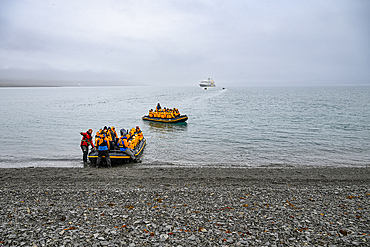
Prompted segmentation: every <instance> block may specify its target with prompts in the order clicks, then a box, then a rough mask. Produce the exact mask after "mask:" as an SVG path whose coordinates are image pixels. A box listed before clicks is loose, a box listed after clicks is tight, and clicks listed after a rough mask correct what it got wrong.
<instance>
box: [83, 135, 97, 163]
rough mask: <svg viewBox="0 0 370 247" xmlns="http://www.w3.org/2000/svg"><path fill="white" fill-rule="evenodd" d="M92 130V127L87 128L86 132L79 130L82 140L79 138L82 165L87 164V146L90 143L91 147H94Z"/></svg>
mask: <svg viewBox="0 0 370 247" xmlns="http://www.w3.org/2000/svg"><path fill="white" fill-rule="evenodd" d="M92 132H93V130H92V129H89V130H88V131H86V132H80V134H81V135H82V140H81V145H80V146H81V149H82V153H83V155H82V159H83V161H84V165H85V166H86V165H87V154H88V153H89V146H90V145H91V147H92V148H95V147H94V143H93V141H92V136H91V135H92Z"/></svg>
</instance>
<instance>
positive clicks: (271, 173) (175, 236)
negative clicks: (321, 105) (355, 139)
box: [0, 166, 370, 246]
mask: <svg viewBox="0 0 370 247" xmlns="http://www.w3.org/2000/svg"><path fill="white" fill-rule="evenodd" d="M0 185H1V186H0V212H1V218H0V246H301V245H307V246H314V245H320V246H322V245H324V246H369V245H370V224H369V223H370V221H369V219H370V207H369V206H370V203H369V201H370V189H369V188H370V186H369V185H370V173H369V169H368V168H365V167H364V168H348V167H342V168H330V167H321V168H245V169H243V168H231V169H230V168H215V169H214V168H169V167H165V168H162V167H155V168H150V167H135V166H130V167H114V168H111V169H95V168H19V169H0Z"/></svg>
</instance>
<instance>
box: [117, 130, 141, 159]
mask: <svg viewBox="0 0 370 247" xmlns="http://www.w3.org/2000/svg"><path fill="white" fill-rule="evenodd" d="M128 146H129V143H128V142H127V137H126V136H121V137H120V138H119V139H118V147H119V149H120V150H121V151H122V152H124V153H125V154H127V155H129V156H130V157H131V159H132V160H133V161H134V162H136V163H137V162H139V160H138V159H137V158H136V157H135V154H134V151H133V150H132V149H130V148H129V147H128Z"/></svg>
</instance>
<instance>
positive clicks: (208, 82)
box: [199, 78, 216, 87]
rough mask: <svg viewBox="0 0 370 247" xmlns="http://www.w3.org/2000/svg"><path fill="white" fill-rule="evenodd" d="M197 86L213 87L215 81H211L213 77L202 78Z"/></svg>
mask: <svg viewBox="0 0 370 247" xmlns="http://www.w3.org/2000/svg"><path fill="white" fill-rule="evenodd" d="M199 86H200V87H215V86H216V84H215V82H214V81H213V79H211V78H208V79H204V80H202V81H201V82H200V83H199Z"/></svg>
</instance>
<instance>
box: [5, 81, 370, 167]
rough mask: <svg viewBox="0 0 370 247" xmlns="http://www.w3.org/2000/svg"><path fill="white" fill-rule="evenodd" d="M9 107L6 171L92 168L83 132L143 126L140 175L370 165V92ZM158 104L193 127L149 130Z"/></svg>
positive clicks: (137, 97) (126, 93)
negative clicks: (171, 169) (146, 170)
mask: <svg viewBox="0 0 370 247" xmlns="http://www.w3.org/2000/svg"><path fill="white" fill-rule="evenodd" d="M0 102H1V118H0V119H1V120H0V124H1V126H2V128H3V132H2V137H3V138H2V144H1V147H2V148H1V149H2V155H1V156H0V167H28V166H56V167H82V166H83V164H82V153H81V150H80V147H79V145H80V140H81V135H80V134H79V132H81V131H86V130H87V129H89V128H92V129H93V130H94V133H95V132H96V131H98V130H99V129H100V128H102V127H104V126H114V127H116V129H117V130H118V131H119V129H121V128H125V129H128V128H131V127H134V126H137V125H138V126H140V128H141V129H142V130H143V133H144V136H145V138H146V139H147V146H146V148H145V151H144V154H143V156H142V161H143V163H141V164H139V165H138V166H153V165H156V166H163V165H168V166H223V167H224V166H225V167H290V166H293V167H294V166H369V165H370V152H369V150H370V141H369V140H370V114H369V112H370V87H264V88H263V87H260V88H247V87H246V88H227V89H224V90H223V89H221V88H218V87H216V88H211V89H208V90H204V89H201V88H198V87H180V88H179V87H172V88H171V87H56V88H0ZM158 102H160V103H161V105H162V107H169V108H174V107H176V108H178V109H179V110H180V112H181V114H186V115H188V117H189V120H188V121H187V123H185V124H161V123H152V122H146V121H143V120H142V119H141V117H142V116H143V115H146V114H147V113H148V111H149V109H151V108H153V109H154V107H155V106H156V104H157V103H158ZM135 165H136V164H135Z"/></svg>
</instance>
